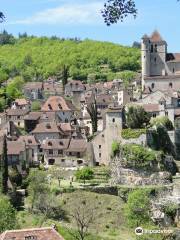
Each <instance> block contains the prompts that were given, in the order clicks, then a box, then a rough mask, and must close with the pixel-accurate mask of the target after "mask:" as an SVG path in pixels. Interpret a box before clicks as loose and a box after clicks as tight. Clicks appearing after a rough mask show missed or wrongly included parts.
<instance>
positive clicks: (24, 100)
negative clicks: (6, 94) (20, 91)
mask: <svg viewBox="0 0 180 240" xmlns="http://www.w3.org/2000/svg"><path fill="white" fill-rule="evenodd" d="M14 102H15V103H16V104H17V105H19V106H21V105H27V104H28V101H27V100H26V99H25V98H19V99H16V100H15V101H14Z"/></svg>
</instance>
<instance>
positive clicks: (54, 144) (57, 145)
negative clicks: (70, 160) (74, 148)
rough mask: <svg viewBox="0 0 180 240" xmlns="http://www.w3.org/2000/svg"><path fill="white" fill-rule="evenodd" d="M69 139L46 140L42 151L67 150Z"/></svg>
mask: <svg viewBox="0 0 180 240" xmlns="http://www.w3.org/2000/svg"><path fill="white" fill-rule="evenodd" d="M69 141H70V139H46V140H45V141H44V142H43V143H42V145H41V147H42V148H43V149H59V150H61V149H67V148H68V146H69Z"/></svg>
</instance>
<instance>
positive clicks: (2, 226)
mask: <svg viewBox="0 0 180 240" xmlns="http://www.w3.org/2000/svg"><path fill="white" fill-rule="evenodd" d="M0 216H1V217H0V233H2V232H3V231H5V230H9V229H14V228H16V227H17V226H16V211H15V209H14V208H13V206H12V205H11V203H10V201H9V199H8V198H7V197H5V196H4V195H0Z"/></svg>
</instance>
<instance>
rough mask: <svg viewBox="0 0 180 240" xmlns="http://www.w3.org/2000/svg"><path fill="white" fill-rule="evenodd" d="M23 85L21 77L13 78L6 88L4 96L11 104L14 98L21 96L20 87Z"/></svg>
mask: <svg viewBox="0 0 180 240" xmlns="http://www.w3.org/2000/svg"><path fill="white" fill-rule="evenodd" d="M23 85H24V80H23V79H22V78H21V77H15V78H14V79H13V80H12V81H11V82H10V83H9V84H8V85H7V87H6V95H7V97H8V99H9V101H10V102H11V101H12V100H15V99H16V98H20V97H22V96H23V94H22V87H23Z"/></svg>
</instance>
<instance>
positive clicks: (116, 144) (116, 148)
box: [111, 141, 120, 157]
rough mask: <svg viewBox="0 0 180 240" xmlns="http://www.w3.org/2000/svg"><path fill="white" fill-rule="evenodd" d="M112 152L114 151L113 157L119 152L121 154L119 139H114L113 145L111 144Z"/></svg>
mask: <svg viewBox="0 0 180 240" xmlns="http://www.w3.org/2000/svg"><path fill="white" fill-rule="evenodd" d="M111 149H112V150H111V152H112V157H115V156H116V155H117V154H119V151H120V143H119V142H117V141H113V143H112V146H111Z"/></svg>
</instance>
